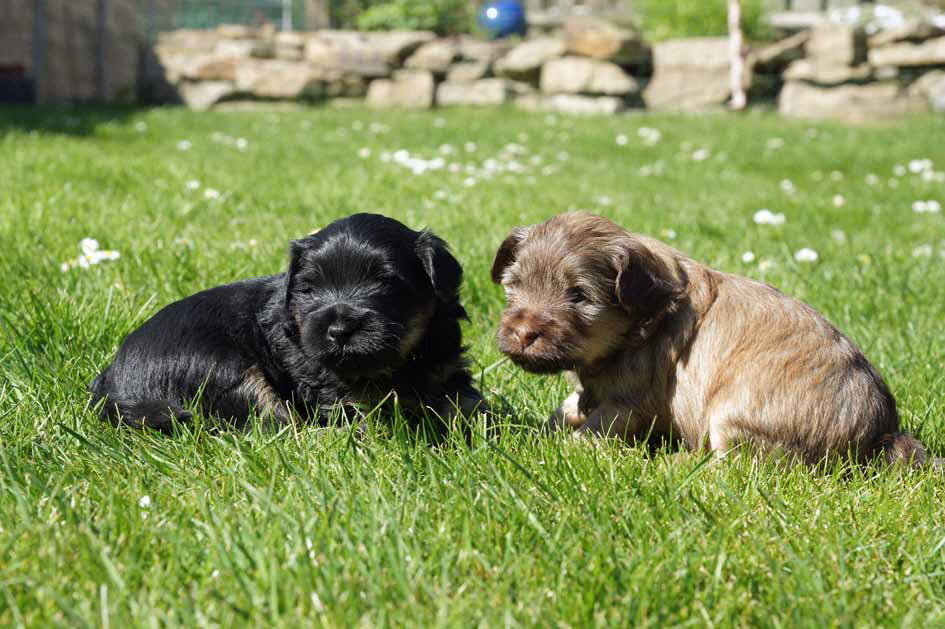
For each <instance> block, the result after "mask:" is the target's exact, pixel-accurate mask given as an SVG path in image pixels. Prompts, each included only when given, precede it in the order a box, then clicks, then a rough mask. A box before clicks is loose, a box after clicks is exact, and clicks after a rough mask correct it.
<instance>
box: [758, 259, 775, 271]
mask: <svg viewBox="0 0 945 629" xmlns="http://www.w3.org/2000/svg"><path fill="white" fill-rule="evenodd" d="M775 266H776V265H775V263H774V260H762V261H761V262H759V263H758V270H759V271H761V272H762V273H765V272H766V271H770V270H771V269H773V268H774V267H775Z"/></svg>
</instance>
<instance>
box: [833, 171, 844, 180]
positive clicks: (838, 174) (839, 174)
mask: <svg viewBox="0 0 945 629" xmlns="http://www.w3.org/2000/svg"><path fill="white" fill-rule="evenodd" d="M830 180H831V181H843V173H842V172H840V171H839V170H835V171H833V172H831V173H830Z"/></svg>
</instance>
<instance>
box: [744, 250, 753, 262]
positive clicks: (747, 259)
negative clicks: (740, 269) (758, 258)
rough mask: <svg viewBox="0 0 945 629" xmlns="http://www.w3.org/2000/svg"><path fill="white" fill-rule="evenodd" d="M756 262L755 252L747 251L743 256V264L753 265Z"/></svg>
mask: <svg viewBox="0 0 945 629" xmlns="http://www.w3.org/2000/svg"><path fill="white" fill-rule="evenodd" d="M754 261H755V253H754V252H753V251H746V252H745V253H743V254H742V262H744V263H745V264H751V263H752V262H754Z"/></svg>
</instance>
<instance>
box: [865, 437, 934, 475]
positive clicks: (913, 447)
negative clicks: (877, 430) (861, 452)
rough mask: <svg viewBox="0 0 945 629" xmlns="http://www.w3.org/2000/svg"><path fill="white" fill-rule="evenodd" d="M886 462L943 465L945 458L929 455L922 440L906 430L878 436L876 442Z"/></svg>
mask: <svg viewBox="0 0 945 629" xmlns="http://www.w3.org/2000/svg"><path fill="white" fill-rule="evenodd" d="M877 445H878V446H879V449H880V450H882V453H883V456H884V457H885V459H886V462H887V463H890V464H895V463H905V464H907V465H911V466H912V467H916V468H918V467H922V466H923V465H926V464H928V465H935V466H942V465H945V459H939V458H934V457H929V456H928V454H927V453H926V451H925V446H924V445H922V442H921V441H919V440H918V439H916V438H915V437H913V436H912V435H910V434H909V433H907V432H893V433H889V434H885V435H883V436H882V437H880V438H879V443H878V444H877Z"/></svg>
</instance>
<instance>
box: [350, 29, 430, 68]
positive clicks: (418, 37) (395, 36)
mask: <svg viewBox="0 0 945 629" xmlns="http://www.w3.org/2000/svg"><path fill="white" fill-rule="evenodd" d="M365 36H366V37H367V39H368V41H369V42H370V45H371V46H373V47H374V48H376V49H377V50H378V51H380V53H381V55H382V56H383V57H384V59H385V60H386V61H387V62H388V63H392V64H396V63H403V62H404V60H405V59H406V58H407V57H408V56H410V54H411V53H413V52H414V51H415V50H416V49H417V48H419V47H420V46H422V45H423V44H426V43H428V42H431V41H433V40H434V39H436V35H435V34H433V33H431V32H430V31H390V32H388V33H366V34H365Z"/></svg>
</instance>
